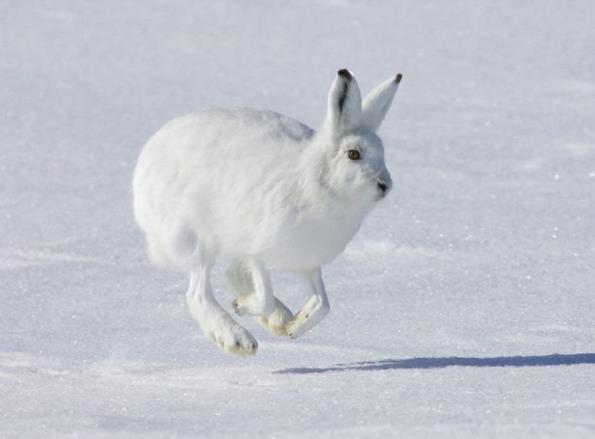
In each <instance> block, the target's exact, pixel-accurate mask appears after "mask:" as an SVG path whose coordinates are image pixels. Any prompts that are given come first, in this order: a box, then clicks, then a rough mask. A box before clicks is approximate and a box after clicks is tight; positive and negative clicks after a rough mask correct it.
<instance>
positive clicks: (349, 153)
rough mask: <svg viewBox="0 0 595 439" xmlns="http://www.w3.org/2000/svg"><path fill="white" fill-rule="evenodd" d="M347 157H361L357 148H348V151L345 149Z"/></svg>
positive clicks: (356, 158) (351, 158) (355, 158)
mask: <svg viewBox="0 0 595 439" xmlns="http://www.w3.org/2000/svg"><path fill="white" fill-rule="evenodd" d="M347 157H349V160H359V159H361V158H362V156H361V154H360V153H359V151H358V150H357V149H350V150H349V151H347Z"/></svg>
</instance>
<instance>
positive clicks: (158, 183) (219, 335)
mask: <svg viewBox="0 0 595 439" xmlns="http://www.w3.org/2000/svg"><path fill="white" fill-rule="evenodd" d="M167 131H168V126H167V125H166V126H165V127H164V128H162V129H161V130H160V131H159V132H157V134H155V136H153V138H151V140H149V142H148V143H147V145H145V147H144V149H143V151H142V153H141V156H140V157H139V161H138V163H137V167H136V169H135V173H134V181H133V192H134V214H135V219H136V221H137V223H138V225H139V227H140V228H141V229H142V231H143V233H144V235H145V238H146V240H147V246H148V250H149V255H150V257H151V259H152V260H153V261H154V262H155V263H157V264H160V265H168V266H174V267H176V268H179V269H182V270H184V271H187V272H189V273H190V285H189V287H188V291H187V293H186V302H187V305H188V309H189V311H190V314H191V315H192V317H193V318H194V319H195V320H196V321H197V323H198V324H199V326H200V328H201V330H202V332H203V333H204V334H205V335H206V336H207V337H208V338H209V339H211V340H212V341H213V342H214V343H215V344H216V345H217V346H218V347H219V348H221V349H222V350H224V351H226V352H229V353H234V354H238V355H253V354H254V353H256V349H257V347H258V343H257V342H256V340H255V339H254V337H253V336H252V335H251V334H250V333H249V332H248V331H247V330H246V329H244V328H243V327H242V326H240V325H239V324H238V323H236V322H235V321H234V320H233V319H232V318H231V317H230V316H229V314H228V313H227V312H226V311H225V310H224V309H223V308H222V307H221V305H220V304H219V303H218V302H217V300H216V299H215V297H214V296H213V291H212V288H211V284H210V273H211V268H212V265H213V263H214V260H215V256H216V253H217V252H216V249H215V248H214V247H213V246H212V245H211V246H208V245H207V243H206V242H205V241H204V240H203V237H202V236H199V235H198V233H197V232H196V228H191V227H190V226H189V225H188V223H187V222H186V221H185V218H187V215H186V211H187V209H188V207H189V206H188V203H187V200H186V199H185V198H184V196H183V192H184V188H185V187H187V184H188V181H187V179H186V180H184V179H183V178H180V177H179V176H180V169H181V166H180V158H179V157H180V155H178V158H177V159H176V154H172V153H171V151H172V147H173V146H176V145H175V144H174V142H175V136H174V137H173V138H172V137H171V136H168V135H166V134H168V132H167ZM169 134H171V133H169ZM168 141H171V143H170V144H168V143H167V142H168ZM205 238H207V239H208V236H205Z"/></svg>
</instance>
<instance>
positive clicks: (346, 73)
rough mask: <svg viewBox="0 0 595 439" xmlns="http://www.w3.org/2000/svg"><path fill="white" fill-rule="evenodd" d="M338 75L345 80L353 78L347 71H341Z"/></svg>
mask: <svg viewBox="0 0 595 439" xmlns="http://www.w3.org/2000/svg"><path fill="white" fill-rule="evenodd" d="M337 74H338V75H339V76H341V77H342V78H345V79H347V80H349V79H351V78H353V75H352V74H351V72H350V71H349V70H347V69H341V70H339V71H338V72H337Z"/></svg>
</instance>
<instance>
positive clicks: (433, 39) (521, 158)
mask: <svg viewBox="0 0 595 439" xmlns="http://www.w3.org/2000/svg"><path fill="white" fill-rule="evenodd" d="M0 12H2V13H1V14H0V78H1V79H2V86H1V87H0V111H1V117H0V138H1V139H2V143H1V144H0V175H1V177H0V230H1V231H2V233H1V234H0V276H1V277H0V280H1V282H0V437H2V438H52V437H55V438H75V437H81V438H105V437H110V438H137V437H138V438H140V437H142V438H161V437H176V438H191V437H192V438H194V437H212V438H227V437H229V438H262V437H283V438H302V437H303V438H306V437H317V438H331V437H363V438H371V437H407V438H428V437H432V438H438V437H453V438H455V437H456V438H477V437H507V438H517V437H526V438H534V437H540V438H547V437H563V438H581V437H585V438H587V437H593V436H595V416H594V413H595V299H594V297H593V288H594V281H595V275H594V273H595V272H594V270H595V218H594V215H595V123H594V122H595V55H594V54H595V27H594V26H593V16H595V6H594V5H593V3H592V2H590V1H587V0H577V1H573V2H564V1H561V0H550V1H536V0H534V1H533V0H527V1H524V2H518V1H512V0H505V1H501V2H491V1H488V0H476V1H471V0H469V1H462V0H457V1H453V2H439V1H437V0H435V1H429V2H414V1H389V0H386V1H381V0H371V1H366V2H360V1H355V0H353V1H348V0H332V1H331V0H329V1H308V2H305V1H296V2H287V3H285V2H284V3H283V6H280V4H279V3H278V2H273V1H272V0H271V1H257V2H230V1H221V2H212V3H211V2H209V3H207V2H199V1H190V0H179V1H175V2H166V1H158V0H147V1H143V2H140V1H136V2H135V1H123V2H116V1H113V0H106V1H102V2H75V1H65V0H54V1H45V0H31V1H22V2H16V1H13V2H9V1H6V0H5V1H2V2H1V3H0ZM342 67H348V68H349V69H351V70H352V71H353V72H354V73H355V74H356V76H357V78H358V81H359V83H360V86H361V87H362V91H363V92H364V93H366V92H367V91H368V90H369V89H370V88H371V86H373V85H375V84H377V83H378V82H379V81H381V80H384V79H385V78H386V77H388V76H390V75H391V74H394V73H396V72H397V71H402V72H403V73H404V78H403V82H402V84H401V87H400V89H399V93H398V95H397V97H396V99H395V103H394V105H393V109H392V110H391V112H390V113H389V115H388V116H387V119H386V120H385V122H384V124H383V126H382V128H381V132H382V137H383V139H384V141H385V146H386V153H387V164H388V167H389V169H390V170H391V173H392V176H393V179H394V182H395V190H394V191H393V193H391V194H390V196H389V197H388V199H387V200H385V201H384V202H383V204H382V205H381V206H380V207H379V208H377V209H376V210H375V211H374V212H373V213H372V214H371V215H370V217H369V218H368V219H367V221H366V222H365V224H364V227H363V228H362V230H361V231H360V233H359V234H358V235H357V237H356V238H355V240H354V241H353V242H352V243H351V244H350V245H349V247H348V248H347V250H346V251H345V253H344V254H342V255H341V256H340V257H339V258H337V260H336V261H335V262H334V263H333V264H331V265H330V266H328V267H326V268H325V270H324V273H325V280H326V285H327V289H328V291H329V295H330V300H331V313H330V315H329V316H328V317H327V318H326V319H325V320H324V321H323V322H322V323H321V324H320V325H319V326H318V327H316V328H315V330H314V331H313V332H311V333H309V334H307V335H305V336H304V337H303V338H301V339H299V340H297V341H291V340H289V339H286V338H275V337H273V336H272V335H269V334H267V333H265V332H264V331H263V330H261V329H260V328H259V327H258V326H257V325H256V323H254V322H253V321H252V320H251V319H247V318H244V319H242V320H241V322H242V323H243V324H244V325H246V326H247V327H248V328H249V329H250V331H251V332H253V334H255V336H256V337H257V338H258V340H259V342H260V346H259V352H258V354H257V355H256V356H255V357H252V358H249V359H242V358H236V357H233V356H230V355H227V354H224V353H222V352H220V351H218V350H217V349H216V348H215V347H214V346H213V345H211V344H210V343H209V342H208V341H207V340H206V339H205V337H204V336H202V335H201V334H200V332H199V330H198V328H197V326H196V324H195V323H194V322H193V320H192V319H191V317H190V315H189V313H188V312H187V310H186V308H185V303H184V292H185V289H186V282H187V279H186V275H185V274H181V273H175V272H168V271H160V270H158V269H155V268H154V267H152V266H151V265H150V264H149V263H148V262H147V257H146V254H145V245H144V242H143V239H142V236H141V233H140V232H139V230H138V229H137V228H136V226H135V225H134V222H133V218H132V208H131V189H130V187H131V178H132V170H133V168H134V164H135V160H136V158H137V156H138V153H139V152H140V148H141V146H142V145H143V144H144V143H145V142H146V140H147V139H148V138H149V136H150V135H151V134H153V133H154V132H155V131H156V130H157V129H158V128H159V126H161V125H162V124H163V123H164V122H165V121H167V120H169V119H171V118H173V117H175V116H179V115H182V114H185V113H188V112H190V111H193V110H195V109H198V108H203V107H211V106H234V105H241V106H246V105H247V106H253V107H261V108H270V109H273V110H276V111H280V112H282V113H285V114H288V115H290V116H292V117H295V118H297V119H300V120H303V121H304V122H305V123H307V124H308V125H311V126H318V125H319V123H320V122H321V121H322V120H321V119H322V117H323V116H324V111H325V107H326V94H327V91H328V89H329V87H330V84H331V82H332V80H333V78H334V75H335V73H336V70H337V69H338V68H342ZM273 280H274V287H275V291H276V293H277V294H278V295H279V297H280V298H282V299H283V300H284V301H286V303H287V304H288V305H290V306H291V307H292V309H293V310H294V311H295V310H297V308H298V305H300V304H301V303H302V302H303V299H304V298H303V297H302V296H301V295H300V294H299V292H298V291H297V283H296V282H295V280H294V279H293V278H291V277H290V276H285V275H279V276H276V277H275V278H274V279H273ZM214 281H215V284H216V285H215V287H216V289H217V293H218V297H219V298H220V299H221V301H222V303H224V304H225V306H226V307H227V309H230V301H231V295H230V294H229V293H228V292H227V291H225V289H224V287H223V283H222V269H221V267H220V268H218V270H217V271H216V272H215V273H214Z"/></svg>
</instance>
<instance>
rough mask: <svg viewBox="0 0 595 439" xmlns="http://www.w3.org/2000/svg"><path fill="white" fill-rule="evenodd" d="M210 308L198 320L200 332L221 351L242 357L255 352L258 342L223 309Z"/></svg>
mask: <svg viewBox="0 0 595 439" xmlns="http://www.w3.org/2000/svg"><path fill="white" fill-rule="evenodd" d="M218 311H219V310H218V309H212V310H210V312H208V313H205V314H204V315H203V316H202V318H201V319H200V321H199V325H200V328H201V329H202V332H203V333H204V334H205V335H206V336H207V337H208V338H209V339H210V340H211V341H212V342H213V343H215V345H217V346H218V347H219V349H221V350H222V351H225V352H229V353H230V354H236V355H240V356H242V357H245V356H248V355H254V354H256V350H257V349H258V342H257V341H256V339H255V338H254V337H253V336H252V334H250V333H249V332H248V331H247V330H246V329H245V328H243V327H242V326H240V325H239V324H238V323H236V322H235V321H234V320H233V319H232V318H231V317H230V316H229V315H228V314H227V313H226V312H225V311H224V310H222V309H221V311H222V312H218Z"/></svg>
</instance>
